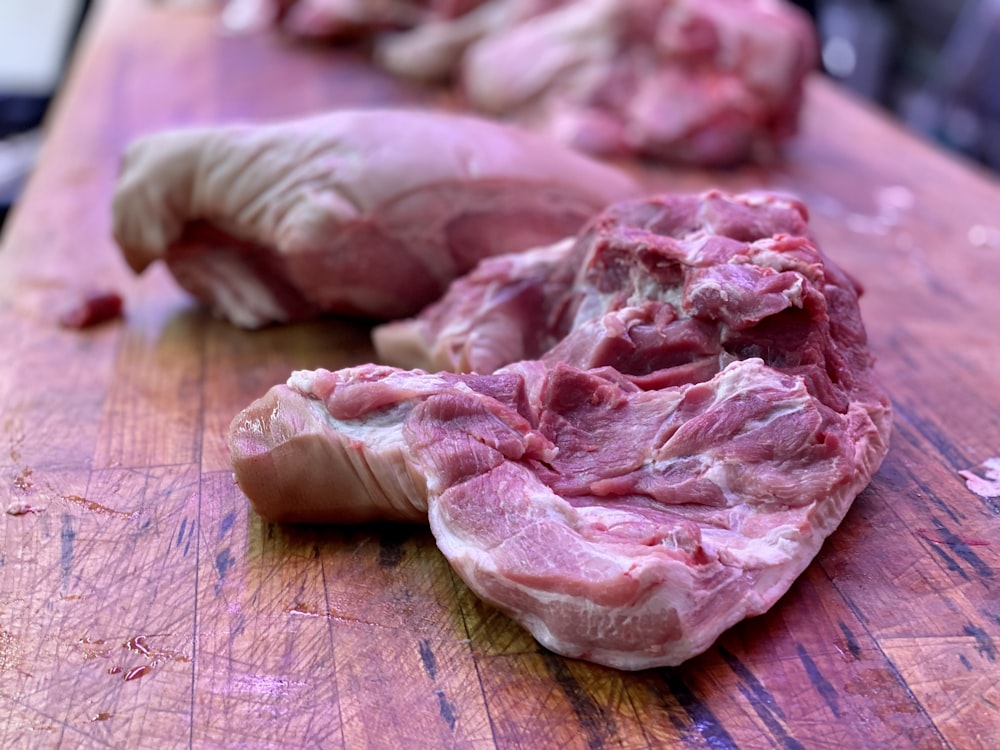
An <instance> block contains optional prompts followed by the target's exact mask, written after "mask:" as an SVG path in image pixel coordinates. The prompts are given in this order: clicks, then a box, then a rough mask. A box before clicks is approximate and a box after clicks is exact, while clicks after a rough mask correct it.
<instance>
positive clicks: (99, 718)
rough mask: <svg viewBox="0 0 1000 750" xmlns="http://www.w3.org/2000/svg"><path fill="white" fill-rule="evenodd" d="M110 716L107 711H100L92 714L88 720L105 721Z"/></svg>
mask: <svg viewBox="0 0 1000 750" xmlns="http://www.w3.org/2000/svg"><path fill="white" fill-rule="evenodd" d="M110 718H111V714H109V713H108V712H107V711H101V712H100V713H96V714H94V715H93V716H91V717H90V720H91V721H107V720H108V719H110Z"/></svg>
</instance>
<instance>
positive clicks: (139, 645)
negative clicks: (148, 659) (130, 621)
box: [123, 635, 149, 656]
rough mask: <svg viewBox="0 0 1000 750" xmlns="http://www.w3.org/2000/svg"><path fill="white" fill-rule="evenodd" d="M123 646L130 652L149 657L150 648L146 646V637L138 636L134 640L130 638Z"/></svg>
mask: <svg viewBox="0 0 1000 750" xmlns="http://www.w3.org/2000/svg"><path fill="white" fill-rule="evenodd" d="M123 645H124V646H125V648H127V649H128V650H129V651H135V652H136V653H139V654H142V655H143V656H149V646H147V645H146V636H144V635H137V636H135V637H134V638H129V639H128V640H127V641H125V643H124V644H123Z"/></svg>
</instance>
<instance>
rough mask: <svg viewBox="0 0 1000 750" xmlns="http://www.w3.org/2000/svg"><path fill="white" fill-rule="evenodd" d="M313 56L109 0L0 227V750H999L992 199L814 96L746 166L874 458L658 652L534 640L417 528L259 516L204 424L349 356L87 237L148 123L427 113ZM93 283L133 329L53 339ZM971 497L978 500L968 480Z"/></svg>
mask: <svg viewBox="0 0 1000 750" xmlns="http://www.w3.org/2000/svg"><path fill="white" fill-rule="evenodd" d="M429 96H431V94H429V93H428V92H420V91H413V90H408V89H405V88H404V87H402V86H400V85H399V84H396V83H393V82H391V81H388V80H386V79H385V78H383V77H381V76H379V75H378V74H376V73H374V72H372V71H370V70H369V69H368V68H367V67H366V66H365V65H364V63H363V62H362V61H361V59H360V58H358V57H356V56H354V54H353V53H350V52H347V51H343V50H339V51H338V50H330V49H322V48H316V47H309V46H300V45H295V44H292V43H289V42H287V41H282V40H281V39H279V38H278V37H277V36H274V35H265V36H260V37H250V38H226V37H223V36H220V35H219V34H218V33H217V29H216V26H215V22H214V18H213V17H212V15H211V14H210V13H208V12H205V11H200V12H198V11H191V10H187V11H185V10H178V9H176V8H174V9H171V8H169V7H164V6H162V5H160V4H157V3H152V2H145V1H144V0H105V2H103V3H101V4H99V5H98V7H97V12H96V13H95V14H94V15H93V16H92V18H91V20H90V24H89V26H88V29H87V33H86V36H85V37H84V40H83V47H82V50H81V53H80V55H79V56H78V58H77V61H76V64H75V65H74V67H73V70H72V75H71V77H70V79H69V81H68V85H67V87H66V89H65V91H64V93H63V94H62V96H61V97H60V99H59V101H58V106H57V107H56V110H55V112H54V114H53V115H52V117H51V119H50V121H49V131H48V138H47V141H46V143H45V146H44V150H43V153H42V156H41V163H40V164H39V168H38V170H37V172H36V173H35V174H34V176H33V178H32V179H31V181H30V184H29V185H28V188H27V191H26V193H25V195H24V199H23V201H22V202H21V203H20V205H19V206H18V207H17V209H16V211H15V213H14V215H13V217H12V221H11V222H10V223H9V224H8V227H7V230H6V234H5V237H4V241H3V245H2V249H0V285H2V303H0V349H2V351H3V355H2V360H0V425H2V432H0V442H2V444H0V475H2V481H0V504H2V507H4V508H6V507H7V506H8V505H10V504H11V503H21V504H25V503H26V504H28V505H30V506H31V507H33V508H35V509H36V510H37V511H38V512H31V513H26V514H23V515H9V514H0V572H2V579H0V746H2V747H4V748H46V747H66V748H77V747H88V748H89V747H98V748H99V747H115V748H118V747H120V748H136V747H138V748H159V747H163V748H177V747H197V748H217V747H225V746H229V747H250V748H278V747H280V748H310V747H315V748H349V749H353V748H364V747H372V748H451V747H461V748H466V747H469V748H471V747H477V748H494V747H496V748H531V749H535V748H548V747H551V748H646V747H656V748H661V747H676V746H683V747H695V748H697V747H703V748H713V749H720V748H737V747H738V748H771V747H775V748H782V749H786V750H787V749H791V748H827V747H837V748H845V749H846V748H909V747H919V748H938V747H952V748H961V749H962V750H966V749H968V748H993V747H997V746H998V744H997V743H998V742H1000V686H998V682H1000V661H998V660H1000V595H998V592H1000V577H998V576H997V571H1000V498H997V497H994V498H990V497H988V495H989V494H990V493H989V492H988V491H987V490H988V487H986V488H983V487H977V489H979V490H980V493H981V494H977V493H976V492H973V491H972V490H971V489H969V487H967V486H966V481H965V479H964V478H963V476H962V475H960V473H959V472H960V471H971V472H973V473H974V474H978V475H980V476H982V475H983V474H984V470H985V468H986V462H987V461H988V460H989V459H991V458H994V457H997V456H1000V228H998V227H1000V187H998V185H997V183H996V182H995V181H993V180H992V179H990V178H988V177H986V176H984V175H983V174H981V173H979V172H977V170H975V169H974V168H972V167H970V166H968V165H966V164H963V163H960V162H959V161H957V160H956V159H954V158H952V157H950V156H946V155H943V154H942V153H940V152H938V151H936V150H935V149H934V148H932V147H930V146H928V145H926V144H924V143H921V142H918V141H917V140H915V139H914V138H912V137H911V136H909V135H906V134H905V133H903V132H902V131H901V130H900V129H899V128H898V127H896V126H895V125H894V124H893V123H891V122H888V121H887V120H886V119H884V118H883V117H881V116H880V115H879V114H878V113H876V112H874V111H871V110H869V109H867V108H866V107H865V106H863V105H861V104H859V103H858V102H856V101H853V100H852V99H851V98H850V97H848V96H847V95H845V94H844V93H843V92H841V91H839V90H838V89H836V88H835V87H834V86H832V85H831V84H830V83H828V82H824V81H821V80H814V81H812V82H811V87H810V90H809V96H808V102H807V107H806V111H805V119H804V132H803V133H802V135H801V136H800V137H799V138H798V139H797V140H796V141H795V142H794V143H793V144H792V146H791V148H790V149H789V151H788V154H787V160H786V161H785V162H784V163H782V164H779V165H776V166H774V167H770V168H761V167H756V168H747V169H743V170H738V171H733V172H727V173H716V174H708V173H701V172H677V171H668V170H656V169H650V170H647V172H646V176H647V177H648V178H649V180H650V185H651V187H657V188H666V189H677V190H687V189H702V188H706V187H710V186H715V185H718V186H722V187H726V188H730V189H744V188H753V187H764V186H767V187H774V188H779V189H782V190H787V191H791V192H794V193H796V194H798V195H800V196H802V197H803V198H805V200H806V201H808V203H809V205H810V207H811V209H812V212H813V223H814V227H815V231H816V235H817V237H818V238H819V242H820V244H821V246H822V247H823V248H824V249H825V250H826V251H827V252H828V253H829V254H830V255H831V256H833V257H834V258H836V259H837V260H838V261H840V262H841V263H842V264H843V265H844V266H846V267H847V268H848V269H849V270H850V271H851V272H852V273H853V274H855V275H856V276H857V277H858V278H859V279H861V280H862V281H863V283H864V285H865V287H866V289H867V291H866V294H865V296H864V298H863V312H864V314H865V317H866V321H867V324H868V328H869V332H870V336H871V343H872V347H873V349H874V351H875V353H876V354H877V356H878V368H879V371H880V373H881V376H882V377H883V379H884V381H885V383H886V385H887V387H888V389H889V391H890V392H891V395H892V397H893V399H894V403H895V409H896V411H895V413H896V418H895V431H894V435H893V445H892V450H891V452H890V454H889V457H888V459H887V460H886V463H885V465H884V466H883V468H882V470H881V471H880V472H879V473H878V475H877V476H876V478H875V480H874V482H873V483H872V485H871V486H870V488H869V489H868V490H866V491H865V492H864V493H863V494H862V495H861V496H860V497H859V498H858V500H857V502H856V503H855V505H854V507H853V509H852V510H851V512H850V514H849V515H848V517H847V519H846V521H845V522H844V524H843V525H842V527H841V528H840V529H839V530H838V532H837V533H836V534H835V535H834V536H833V537H832V538H831V539H830V540H829V541H828V542H827V544H826V545H825V547H824V548H823V550H822V552H821V554H820V555H819V557H818V559H817V560H816V562H815V563H814V564H813V565H812V566H810V567H809V569H808V570H807V571H806V573H805V574H804V575H803V576H802V577H801V579H800V580H799V581H798V582H797V583H796V584H795V585H794V586H793V588H792V589H791V591H790V592H789V593H788V595H787V596H786V597H785V598H784V599H783V600H781V601H780V602H779V603H778V604H777V605H776V606H775V607H774V608H773V609H772V610H771V611H770V612H769V613H767V614H766V615H764V616H761V617H759V618H756V619H754V620H751V621H747V622H744V623H742V624H741V625H739V626H737V627H735V628H733V629H732V630H731V631H730V632H728V633H726V634H725V635H724V636H723V637H722V638H721V640H720V641H719V643H718V644H717V645H716V646H715V647H714V648H713V649H712V650H710V651H709V652H708V653H706V654H704V655H702V656H700V657H698V658H696V659H694V660H692V661H690V662H689V663H687V664H685V665H684V666H682V667H680V668H677V669H659V670H650V671H647V672H641V673H634V674H629V673H620V672H616V671H614V670H610V669H603V668H600V667H596V666H593V665H590V664H587V663H582V662H576V661H572V660H567V659H563V658H560V657H556V656H553V655H551V654H549V653H546V652H544V651H542V650H540V649H539V648H538V647H537V646H536V645H535V643H534V642H533V641H532V639H531V638H529V637H528V636H527V635H526V634H525V633H524V632H523V631H521V630H520V629H519V628H518V627H516V626H514V625H512V624H511V622H510V621H509V620H507V619H506V618H505V617H503V616H500V615H498V614H497V613H496V612H494V611H492V610H491V609H490V608H488V607H486V606H484V605H483V604H481V603H480V602H478V601H477V600H476V599H475V597H473V596H472V595H471V594H470V593H469V592H468V590H467V589H466V588H465V587H464V586H463V585H462V584H461V583H460V582H459V581H458V579H457V578H456V577H455V575H454V574H453V573H452V572H451V570H450V568H449V567H448V565H447V564H446V563H445V561H444V559H443V557H441V556H440V555H439V554H438V552H437V551H436V548H435V546H434V542H433V539H432V537H431V536H430V534H429V532H428V531H427V530H425V529H423V528H410V527H403V528H399V527H392V526H370V527H363V528H299V529H291V528H280V527H276V526H273V525H269V524H267V523H263V522H262V521H261V520H260V518H258V517H256V516H255V515H253V514H252V513H251V512H250V511H249V510H248V507H247V504H246V501H245V500H244V498H243V497H242V495H241V493H240V492H239V489H238V488H237V487H236V486H235V485H234V483H233V480H232V476H231V473H230V470H229V466H228V460H227V453H226V449H225V444H224V439H223V436H224V431H225V429H226V426H227V424H228V421H229V419H230V418H231V417H232V415H234V414H235V413H236V412H237V411H238V410H239V409H240V408H241V407H243V406H244V405H246V404H247V403H249V401H251V400H252V399H253V398H255V397H257V396H258V395H260V394H262V393H263V392H264V391H265V390H266V389H267V387H269V386H270V385H272V384H273V383H277V382H280V381H283V380H284V379H285V378H286V376H287V374H288V372H289V371H290V370H292V369H294V368H314V367H319V366H325V367H330V368H336V367H340V366H346V365H349V364H355V363H360V362H365V361H368V360H369V359H370V357H371V351H370V348H369V341H368V336H367V333H366V331H365V330H364V329H362V328H358V327H355V326H352V325H350V324H348V323H345V322H338V321H325V322H320V323H314V324H309V325H301V326H294V327H290V328H283V329H275V330H266V331H262V332H258V333H248V332H243V331H238V330H234V329H233V328H230V327H228V326H226V325H225V324H222V323H220V322H217V321H215V320H212V319H211V318H210V317H209V316H207V315H206V314H205V313H204V312H203V311H201V310H200V309H199V308H197V307H196V306H195V305H193V304H192V303H191V301H190V300H189V299H188V298H187V297H185V296H184V295H183V294H182V293H181V292H179V291H178V290H177V289H176V288H175V287H174V285H173V284H172V282H171V280H170V278H169V277H168V276H167V275H166V274H165V273H164V272H163V271H162V269H157V270H154V271H153V272H152V273H149V274H147V275H145V276H143V277H141V278H133V277H132V276H131V275H130V274H129V273H128V272H127V271H126V269H125V266H124V264H123V263H122V261H121V260H120V258H119V256H118V253H117V250H116V248H115V247H114V245H113V243H112V242H111V240H110V238H109V223H110V220H109V197H110V194H111V190H112V187H113V184H114V179H115V174H116V169H117V157H118V154H119V153H120V152H121V149H122V147H123V146H124V145H125V143H126V142H128V141H129V140H130V139H131V138H133V137H134V136H136V135H138V134H139V133H142V132H148V131H152V130H157V129H161V128H164V127H168V126H172V125H179V124H182V123H191V122H221V121H228V120H233V119H237V118H255V119H256V118H273V117H276V116H286V115H295V114H302V113H307V112H313V111H316V110H318V109H323V108H327V107H331V106H337V105H345V104H353V105H369V104H384V103H388V102H396V101H426V100H427V98H428V97H429ZM88 285H95V286H102V285H110V286H113V287H115V288H118V289H120V290H122V291H123V293H124V295H125V298H126V305H127V318H126V320H125V321H124V322H120V323H112V324H109V325H105V326H102V327H99V328H96V329H93V330H90V331H86V332H84V333H73V332H68V331H65V330H62V329H60V328H59V327H58V326H57V325H55V323H54V318H55V315H56V313H57V312H58V310H59V309H60V306H61V305H62V304H65V303H66V301H67V300H69V299H71V298H72V297H73V295H74V294H75V293H76V292H77V291H78V290H79V289H80V288H81V287H85V286H88ZM998 494H1000V493H998Z"/></svg>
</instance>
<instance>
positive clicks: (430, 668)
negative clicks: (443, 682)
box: [417, 638, 437, 680]
mask: <svg viewBox="0 0 1000 750" xmlns="http://www.w3.org/2000/svg"><path fill="white" fill-rule="evenodd" d="M417 648H418V649H419V651H420V661H421V663H422V664H423V665H424V671H425V672H426V673H427V676H428V677H430V678H431V679H432V680H436V679H437V657H435V656H434V651H433V650H431V644H430V641H428V640H427V639H426V638H421V639H420V642H419V643H418V644H417Z"/></svg>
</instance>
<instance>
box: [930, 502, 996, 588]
mask: <svg viewBox="0 0 1000 750" xmlns="http://www.w3.org/2000/svg"><path fill="white" fill-rule="evenodd" d="M931 523H933V524H934V532H933V538H931V537H928V536H927V535H926V534H923V536H924V538H925V539H927V541H929V542H932V543H935V544H938V545H944V546H946V547H947V548H948V549H950V550H951V551H952V552H953V553H954V554H955V555H957V556H958V557H959V558H960V559H961V560H963V561H965V563H966V564H968V566H969V567H970V568H972V570H973V571H974V572H975V573H976V575H978V576H980V577H981V578H993V577H994V574H993V569H992V568H991V567H990V566H989V565H988V564H987V563H986V561H985V560H983V558H981V557H980V556H979V555H977V554H976V552H975V550H973V549H972V547H971V546H970V542H971V544H975V545H977V546H978V545H986V544H989V542H985V541H981V540H975V539H974V540H969V541H966V540H965V539H962V538H961V537H959V536H958V535H957V534H955V532H953V531H952V530H951V529H949V528H948V527H947V526H945V525H944V523H943V522H942V521H941V520H940V519H938V518H935V517H934V516H931ZM921 531H923V530H922V529H918V532H921ZM935 549H937V548H935ZM963 577H964V578H966V580H968V577H966V576H964V575H963Z"/></svg>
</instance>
